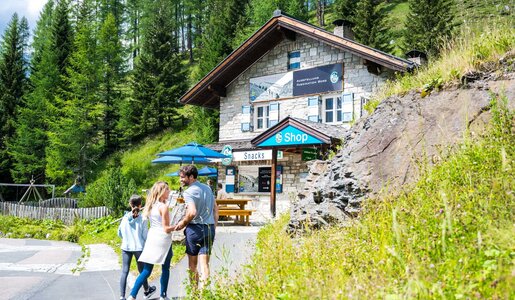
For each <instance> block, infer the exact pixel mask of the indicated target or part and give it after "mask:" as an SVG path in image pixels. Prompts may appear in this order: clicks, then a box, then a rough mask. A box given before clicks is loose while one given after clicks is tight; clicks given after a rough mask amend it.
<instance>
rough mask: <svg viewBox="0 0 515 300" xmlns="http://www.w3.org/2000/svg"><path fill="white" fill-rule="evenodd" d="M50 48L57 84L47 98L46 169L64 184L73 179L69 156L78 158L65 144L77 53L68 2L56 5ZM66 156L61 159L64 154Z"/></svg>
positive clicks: (50, 62)
mask: <svg viewBox="0 0 515 300" xmlns="http://www.w3.org/2000/svg"><path fill="white" fill-rule="evenodd" d="M50 47H51V49H49V50H48V51H51V53H47V54H46V55H47V56H48V64H49V66H48V68H49V69H51V71H53V72H54V73H52V77H51V80H52V81H53V82H54V83H55V84H54V86H53V87H52V88H51V91H52V92H51V93H50V94H49V95H48V99H46V101H47V102H46V123H47V136H48V145H47V147H46V148H45V155H46V166H45V175H46V177H47V178H49V179H51V180H52V181H53V182H55V183H57V184H64V183H65V182H66V181H67V180H69V178H68V176H70V174H72V173H73V172H74V171H73V169H74V166H72V165H68V164H67V162H68V161H69V156H71V155H77V154H76V153H73V152H66V150H65V149H66V147H68V146H67V145H65V144H64V143H63V142H62V141H63V140H66V137H65V136H61V134H62V133H63V124H66V122H67V121H68V120H69V116H68V115H67V113H68V112H67V109H68V107H69V105H68V104H67V103H66V101H67V100H69V98H68V96H69V94H70V93H71V92H72V90H71V89H70V88H71V86H70V85H69V82H68V78H69V73H68V71H69V70H70V56H71V53H72V50H73V28H72V25H71V21H70V5H69V2H68V1H67V0H60V1H58V2H57V3H56V8H55V11H54V13H53V20H52V35H51V39H50ZM63 153H66V155H64V156H61V154H63Z"/></svg>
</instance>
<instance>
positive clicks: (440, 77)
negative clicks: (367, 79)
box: [371, 23, 515, 108]
mask: <svg viewBox="0 0 515 300" xmlns="http://www.w3.org/2000/svg"><path fill="white" fill-rule="evenodd" d="M514 48H515V28H514V27H513V26H510V25H508V24H506V25H503V24H500V23H497V24H496V25H492V26H491V27H489V28H486V29H485V28H482V31H481V32H477V31H472V30H468V29H464V32H463V33H462V34H461V35H460V38H459V39H455V40H453V41H452V42H449V43H448V45H447V46H446V47H445V49H446V50H444V51H443V53H442V55H441V58H440V59H438V60H436V61H431V62H430V63H429V64H428V65H426V66H423V67H421V68H419V69H418V70H417V71H416V72H415V74H405V75H404V76H399V77H398V78H396V80H394V81H390V82H388V83H387V84H386V85H385V86H383V87H382V88H381V90H380V91H379V92H378V93H377V94H376V95H375V96H374V99H373V100H375V102H376V103H377V102H378V101H381V100H382V99H386V98H387V97H389V96H391V95H402V94H405V93H406V92H408V91H411V90H418V91H420V92H421V94H422V95H425V94H427V93H430V92H431V91H433V90H438V89H440V88H441V87H443V86H445V85H450V84H459V83H460V79H461V77H462V76H463V75H464V74H466V73H467V72H473V71H485V70H484V69H483V68H484V66H485V65H488V64H491V65H492V66H497V65H498V64H499V59H500V58H501V57H502V56H503V55H504V54H505V53H506V52H508V51H511V50H513V49H514ZM375 106H377V105H375ZM375 106H372V107H371V108H375Z"/></svg>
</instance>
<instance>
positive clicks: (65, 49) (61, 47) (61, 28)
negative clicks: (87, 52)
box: [52, 0, 73, 90]
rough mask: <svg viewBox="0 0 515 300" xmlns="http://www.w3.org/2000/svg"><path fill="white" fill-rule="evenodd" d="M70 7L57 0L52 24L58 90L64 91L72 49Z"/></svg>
mask: <svg viewBox="0 0 515 300" xmlns="http://www.w3.org/2000/svg"><path fill="white" fill-rule="evenodd" d="M69 12H70V6H69V2H68V0H59V1H58V2H57V6H56V10H55V14H54V16H55V18H54V20H53V22H52V27H53V28H52V33H53V37H52V46H53V48H54V51H55V54H54V55H55V62H56V64H57V68H58V72H59V75H60V78H59V82H58V86H57V87H58V88H59V89H61V90H65V89H66V84H65V83H64V82H63V79H64V77H66V69H67V68H68V66H69V61H68V58H69V56H70V53H71V52H72V47H73V28H72V24H71V21H70V16H69Z"/></svg>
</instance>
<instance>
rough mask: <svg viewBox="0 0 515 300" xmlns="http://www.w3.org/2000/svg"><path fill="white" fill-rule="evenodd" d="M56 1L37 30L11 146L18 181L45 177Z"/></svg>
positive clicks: (54, 67)
mask: <svg viewBox="0 0 515 300" xmlns="http://www.w3.org/2000/svg"><path fill="white" fill-rule="evenodd" d="M54 4H55V3H54V1H52V0H50V1H48V2H47V3H46V4H45V6H44V8H43V11H42V12H41V14H40V17H39V20H38V22H37V25H36V29H35V31H34V40H33V43H32V48H33V49H34V52H33V54H32V59H31V76H30V83H29V89H30V92H29V93H28V94H27V95H26V97H24V105H23V106H22V107H21V109H20V111H19V116H18V122H17V126H16V133H15V136H14V138H13V139H12V141H11V143H10V145H9V147H10V149H11V151H10V155H11V157H12V158H13V160H14V166H13V168H12V169H11V174H12V177H13V179H14V181H15V182H18V183H27V182H28V181H29V180H30V179H31V178H32V177H34V179H35V180H36V181H37V182H44V181H45V166H46V155H45V148H46V145H47V127H48V126H47V120H48V119H47V104H48V101H49V100H50V99H51V98H52V97H53V92H54V91H55V88H56V85H57V81H58V79H59V78H58V77H59V75H58V71H57V65H56V64H55V57H54V52H53V46H52V35H53V34H52V21H53V13H54Z"/></svg>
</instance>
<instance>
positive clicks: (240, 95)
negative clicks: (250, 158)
mask: <svg viewBox="0 0 515 300" xmlns="http://www.w3.org/2000/svg"><path fill="white" fill-rule="evenodd" d="M294 50H299V51H300V52H301V53H300V56H301V63H300V64H301V69H308V68H312V67H317V66H323V65H328V64H334V63H343V70H344V71H343V85H344V92H345V93H354V101H355V107H359V103H360V100H361V97H367V98H368V97H370V95H371V94H372V93H373V92H375V91H376V89H377V88H378V87H379V86H380V85H381V84H382V83H384V81H385V80H386V79H387V77H389V76H390V75H391V72H383V73H381V75H379V76H377V75H374V74H371V73H369V72H368V71H367V68H366V66H365V65H364V64H363V59H362V58H360V57H358V56H356V55H353V54H351V53H349V52H344V51H342V50H340V49H337V48H333V47H331V46H329V45H327V44H325V43H322V42H319V41H316V40H313V39H310V38H307V37H304V36H301V35H297V40H296V41H289V40H284V41H282V42H281V43H280V44H279V45H277V46H276V47H275V48H274V49H272V50H271V51H270V52H268V53H267V54H265V55H264V56H263V57H262V58H261V59H259V60H258V61H256V62H255V63H254V64H253V65H252V66H251V67H250V68H249V69H247V70H246V71H245V72H243V73H242V74H241V75H240V76H239V77H237V78H236V79H235V80H234V81H233V82H232V83H231V84H230V85H229V86H228V87H227V97H225V98H221V99H220V141H224V140H234V139H235V138H238V139H251V138H253V137H255V136H257V135H259V133H261V132H262V131H254V132H242V131H241V108H242V106H243V105H249V104H250V100H249V94H250V91H249V88H250V87H249V80H250V78H255V77H260V76H265V75H272V74H279V73H286V72H288V52H290V51H294ZM329 94H334V92H332V93H329ZM261 103H263V102H261ZM265 103H266V102H265ZM279 103H280V105H279V109H280V112H279V120H281V119H283V118H285V117H287V116H292V117H297V118H303V119H306V118H307V97H296V98H288V99H280V100H279ZM256 104H257V103H256ZM355 111H356V113H358V112H359V109H355ZM355 117H356V118H359V115H356V116H355Z"/></svg>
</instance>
